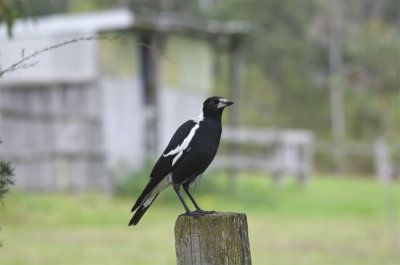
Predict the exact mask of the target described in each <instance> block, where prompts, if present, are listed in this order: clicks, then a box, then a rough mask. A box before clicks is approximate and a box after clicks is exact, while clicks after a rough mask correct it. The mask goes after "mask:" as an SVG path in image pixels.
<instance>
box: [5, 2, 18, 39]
mask: <svg viewBox="0 0 400 265" xmlns="http://www.w3.org/2000/svg"><path fill="white" fill-rule="evenodd" d="M22 13H23V5H22V2H21V1H20V0H0V25H1V24H2V23H5V24H6V26H7V33H8V36H9V37H12V26H13V24H14V21H15V19H16V18H18V17H21V15H22Z"/></svg>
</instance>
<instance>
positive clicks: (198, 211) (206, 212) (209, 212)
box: [195, 209, 216, 215]
mask: <svg viewBox="0 0 400 265" xmlns="http://www.w3.org/2000/svg"><path fill="white" fill-rule="evenodd" d="M195 212H196V213H201V214H203V215H204V214H213V213H216V211H204V210H202V209H199V210H196V211H195Z"/></svg>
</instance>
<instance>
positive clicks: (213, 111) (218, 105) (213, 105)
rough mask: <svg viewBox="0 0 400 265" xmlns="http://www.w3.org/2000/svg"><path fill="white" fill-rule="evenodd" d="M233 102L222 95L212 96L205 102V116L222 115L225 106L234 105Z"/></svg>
mask: <svg viewBox="0 0 400 265" xmlns="http://www.w3.org/2000/svg"><path fill="white" fill-rule="evenodd" d="M232 104H233V102H232V101H230V100H227V99H224V98H221V97H210V98H208V99H206V100H205V101H204V103H203V115H204V117H218V116H221V114H222V111H223V110H224V108H225V107H227V106H230V105H232Z"/></svg>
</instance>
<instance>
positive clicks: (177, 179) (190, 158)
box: [129, 97, 233, 225]
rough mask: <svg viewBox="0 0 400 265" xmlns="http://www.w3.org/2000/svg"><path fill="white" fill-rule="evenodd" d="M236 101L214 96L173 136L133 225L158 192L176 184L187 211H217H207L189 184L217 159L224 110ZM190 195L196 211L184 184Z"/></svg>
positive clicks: (136, 207) (137, 207) (137, 206)
mask: <svg viewBox="0 0 400 265" xmlns="http://www.w3.org/2000/svg"><path fill="white" fill-rule="evenodd" d="M232 104H233V102H232V101H230V100H227V99H224V98H221V97H210V98H208V99H206V100H205V101H204V103H203V106H202V109H201V112H200V115H199V116H197V117H196V118H194V119H190V120H188V121H186V122H185V123H183V124H182V125H181V126H180V127H179V128H178V129H177V130H176V132H175V134H174V135H173V136H172V138H171V140H170V142H169V144H168V145H167V147H166V148H165V150H164V152H163V153H162V154H161V156H160V158H159V159H158V161H157V163H156V164H155V165H154V168H153V170H152V171H151V173H150V181H149V182H148V184H147V185H146V187H145V188H144V190H143V192H142V193H141V194H140V196H139V198H138V199H137V201H136V203H135V205H133V208H132V210H131V211H132V212H134V215H133V217H132V219H131V220H130V222H129V225H136V224H137V223H138V222H139V220H140V218H142V216H143V214H144V213H145V212H146V211H147V209H148V208H149V207H150V205H151V204H152V203H153V202H154V200H155V199H156V198H157V196H158V194H159V193H160V192H161V191H162V190H164V189H165V188H167V187H168V186H170V185H172V187H173V188H174V190H175V192H176V194H177V195H178V197H179V199H180V201H181V202H182V204H183V207H184V208H185V211H186V214H188V215H192V216H198V215H204V214H207V213H212V212H213V211H210V212H207V211H203V210H202V209H201V208H200V207H199V205H198V204H197V203H196V201H195V200H194V198H193V196H192V194H190V192H189V186H190V184H192V183H195V182H196V181H197V180H198V179H199V178H200V176H201V175H202V174H203V172H204V171H205V170H206V169H207V168H208V166H209V165H210V164H211V162H212V161H213V159H214V157H215V154H216V153H217V150H218V146H219V141H220V139H221V132H222V125H221V116H222V111H223V110H224V108H225V107H226V106H229V105H232ZM181 186H182V188H183V190H184V191H185V192H186V194H187V195H188V196H189V198H190V200H191V201H192V203H193V205H194V206H195V207H196V211H193V212H192V211H190V210H189V207H188V206H187V205H186V203H185V201H184V199H183V197H182V195H181V193H180V187H181Z"/></svg>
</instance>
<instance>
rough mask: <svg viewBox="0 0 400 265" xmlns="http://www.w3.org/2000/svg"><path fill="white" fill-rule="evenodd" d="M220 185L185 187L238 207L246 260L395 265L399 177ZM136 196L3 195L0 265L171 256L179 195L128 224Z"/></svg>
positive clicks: (214, 180) (399, 249) (217, 177)
mask: <svg viewBox="0 0 400 265" xmlns="http://www.w3.org/2000/svg"><path fill="white" fill-rule="evenodd" d="M227 187H229V182H228V178H227V176H226V175H224V174H208V175H207V176H205V179H204V180H202V183H200V186H199V188H198V189H195V190H194V192H193V193H194V196H195V197H196V198H198V201H199V204H200V205H201V206H202V207H203V208H204V209H206V210H207V209H213V210H218V211H234V212H245V213H246V214H247V216H248V223H249V236H250V245H251V255H252V260H253V264H268V265H271V264H273V265H283V264H285V265H286V264H287V265H289V264H294V265H296V264H307V265H313V264H318V265H330V264H340V265H345V264H355V265H357V264H360V265H361V264H363V265H391V264H393V265H394V264H399V263H398V262H399V260H400V259H399V258H400V255H399V253H400V246H399V244H400V242H399V241H400V234H399V225H400V223H399V215H400V213H399V201H400V187H399V184H398V183H397V184H395V185H393V186H391V187H388V188H385V187H382V186H381V185H379V184H378V183H377V182H376V181H375V180H373V179H357V178H335V177H332V178H323V177H318V178H315V179H314V181H313V182H312V183H311V185H310V186H309V187H308V188H306V189H301V188H299V187H297V185H296V184H295V183H289V185H288V186H287V187H284V188H282V189H275V188H274V187H273V185H271V183H270V181H269V180H268V178H266V177H265V176H261V175H251V176H248V175H241V176H240V177H239V178H238V183H237V188H236V191H235V192H232V191H229V190H228V189H227ZM136 196H137V194H132V195H131V196H123V197H117V198H115V197H104V196H102V195H99V194H85V195H68V194H25V193H11V194H9V195H8V196H7V198H6V199H5V202H4V205H0V227H1V228H2V230H1V231H0V238H1V241H2V244H3V246H2V247H1V248H0V264H1V265H16V264H21V265H26V264H30V265H35V264H38V265H39V264H40V265H46V264H49V265H50V264H51V265H57V264H68V265H69V264H74V265H80V264H82V265H83V264H85V265H90V264H93V265H101V264H104V265H106V264H107V265H110V264H112V265H114V264H115V265H118V264H121V265H122V264H139V265H141V264H175V248H174V234H173V227H174V222H175V220H176V217H177V216H178V215H179V214H180V213H182V212H183V208H182V206H181V205H180V203H179V200H178V199H177V198H176V195H175V194H174V193H173V191H172V190H171V189H169V190H166V191H165V192H164V193H162V194H161V195H160V196H159V199H157V201H156V202H155V203H154V204H153V206H152V207H151V209H150V210H149V211H148V213H146V215H145V216H144V217H143V219H142V220H141V222H140V223H139V225H138V226H136V227H133V228H132V227H128V226H127V222H128V221H129V219H130V217H131V214H130V213H129V210H130V207H131V206H132V204H133V202H134V200H135V199H136Z"/></svg>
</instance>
